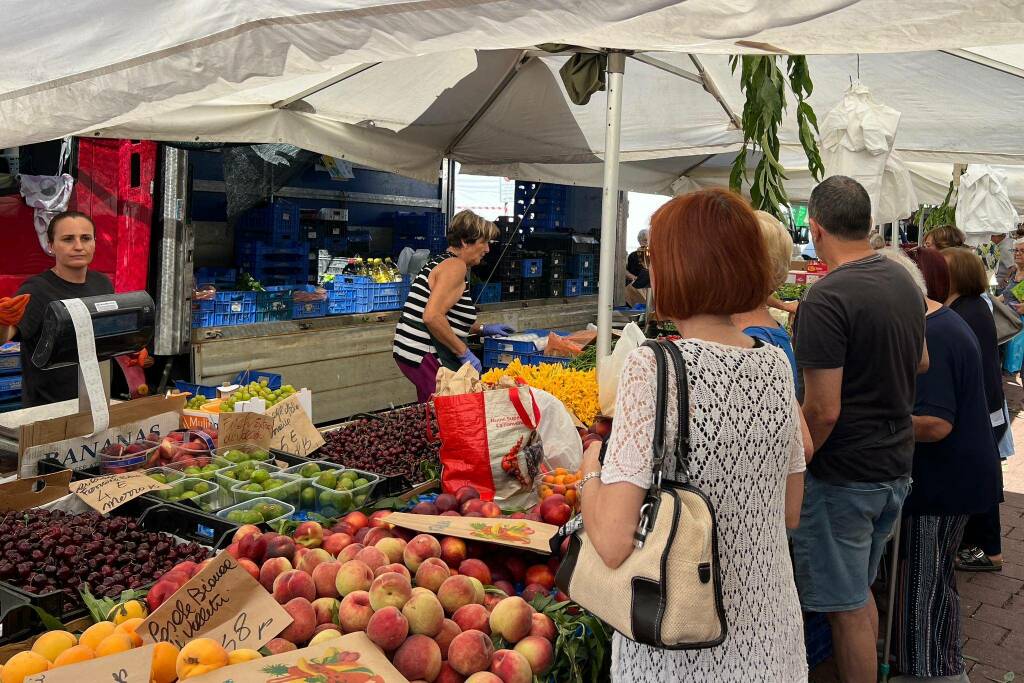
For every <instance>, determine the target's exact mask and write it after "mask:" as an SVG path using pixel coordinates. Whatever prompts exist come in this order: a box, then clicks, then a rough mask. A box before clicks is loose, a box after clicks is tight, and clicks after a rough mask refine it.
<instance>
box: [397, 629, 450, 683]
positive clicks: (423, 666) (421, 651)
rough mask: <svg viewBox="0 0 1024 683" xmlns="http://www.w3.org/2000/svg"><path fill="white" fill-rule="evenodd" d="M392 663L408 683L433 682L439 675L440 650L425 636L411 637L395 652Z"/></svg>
mask: <svg viewBox="0 0 1024 683" xmlns="http://www.w3.org/2000/svg"><path fill="white" fill-rule="evenodd" d="M392 663H393V664H394V665H395V668H396V669H398V672H399V673H400V674H402V675H403V676H405V677H406V678H407V679H409V680H410V681H412V680H417V679H419V680H424V681H433V680H434V679H436V678H437V675H438V674H439V673H441V648H440V647H438V646H437V643H435V642H434V641H433V639H431V638H428V637H427V636H423V635H411V636H409V639H408V640H406V641H405V642H404V643H402V645H401V647H399V648H398V651H397V652H395V656H394V658H392Z"/></svg>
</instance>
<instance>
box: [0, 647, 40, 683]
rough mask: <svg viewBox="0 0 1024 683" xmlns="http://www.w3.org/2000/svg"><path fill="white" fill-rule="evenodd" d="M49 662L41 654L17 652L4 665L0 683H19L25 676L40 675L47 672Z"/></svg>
mask: <svg viewBox="0 0 1024 683" xmlns="http://www.w3.org/2000/svg"><path fill="white" fill-rule="evenodd" d="M49 668H50V660H49V659H47V658H46V657H44V656H42V655H41V654H37V653H35V652H32V651H31V650H30V651H28V652H19V653H18V654H16V655H14V656H13V657H11V658H10V659H8V660H7V663H6V664H4V670H3V672H2V673H0V683H21V682H22V681H23V680H24V679H25V677H26V676H32V675H34V674H41V673H43V672H44V671H47V670H49Z"/></svg>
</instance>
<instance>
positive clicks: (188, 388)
mask: <svg viewBox="0 0 1024 683" xmlns="http://www.w3.org/2000/svg"><path fill="white" fill-rule="evenodd" d="M174 388H175V389H176V390H178V391H180V392H187V393H189V394H192V395H193V396H205V397H206V398H217V387H209V386H206V385H204V384H192V383H191V382H185V381H183V380H180V379H176V380H174Z"/></svg>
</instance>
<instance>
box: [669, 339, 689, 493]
mask: <svg viewBox="0 0 1024 683" xmlns="http://www.w3.org/2000/svg"><path fill="white" fill-rule="evenodd" d="M665 349H666V351H667V352H668V357H669V358H671V359H672V364H673V365H674V366H675V371H676V384H677V385H678V389H679V390H678V392H677V394H676V395H677V397H678V399H679V400H678V411H679V412H678V415H679V431H678V433H677V434H676V450H675V454H676V476H675V479H676V481H679V482H681V483H683V484H689V483H690V381H689V376H688V375H687V372H686V358H685V357H683V352H682V351H680V350H679V347H678V346H676V344H675V342H667V343H666V344H665ZM666 379H667V378H666Z"/></svg>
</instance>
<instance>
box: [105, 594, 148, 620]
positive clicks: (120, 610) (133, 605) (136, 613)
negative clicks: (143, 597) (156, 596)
mask: <svg viewBox="0 0 1024 683" xmlns="http://www.w3.org/2000/svg"><path fill="white" fill-rule="evenodd" d="M148 615H149V610H148V609H146V605H145V604H143V603H142V602H141V601H139V600H129V601H128V602H123V603H121V604H120V605H115V606H114V609H112V610H110V614H108V615H107V620H108V621H112V622H114V624H117V625H120V624H123V623H124V622H126V621H128V620H129V619H136V618H139V617H142V618H143V619H145V618H146V617H147V616H148Z"/></svg>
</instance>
